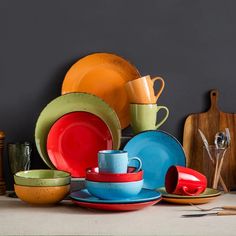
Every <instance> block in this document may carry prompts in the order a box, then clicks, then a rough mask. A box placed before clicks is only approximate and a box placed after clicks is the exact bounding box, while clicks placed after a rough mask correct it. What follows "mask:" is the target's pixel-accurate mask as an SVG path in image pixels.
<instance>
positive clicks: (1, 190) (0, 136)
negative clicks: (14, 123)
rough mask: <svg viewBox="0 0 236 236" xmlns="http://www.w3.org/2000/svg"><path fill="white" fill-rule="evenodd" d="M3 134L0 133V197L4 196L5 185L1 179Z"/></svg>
mask: <svg viewBox="0 0 236 236" xmlns="http://www.w3.org/2000/svg"><path fill="white" fill-rule="evenodd" d="M4 139H5V134H4V132H3V131H0V195H5V194H6V183H5V181H4V177H3V148H4Z"/></svg>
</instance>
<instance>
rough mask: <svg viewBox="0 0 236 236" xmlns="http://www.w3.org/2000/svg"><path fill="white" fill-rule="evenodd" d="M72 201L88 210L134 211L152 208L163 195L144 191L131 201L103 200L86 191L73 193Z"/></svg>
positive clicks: (152, 191) (130, 199)
mask: <svg viewBox="0 0 236 236" xmlns="http://www.w3.org/2000/svg"><path fill="white" fill-rule="evenodd" d="M70 197H71V199H72V201H73V202H74V203H75V204H77V205H79V206H81V207H87V208H94V209H99V210H107V211H133V210H139V209H142V208H144V207H147V206H152V205H154V204H156V203H158V202H159V201H160V200H161V194H160V193H159V192H157V191H154V190H148V189H142V190H141V192H140V193H139V194H138V195H137V196H135V197H132V198H129V199H120V200H103V199H99V198H96V197H94V196H92V195H91V194H90V193H89V192H88V191H87V190H86V189H83V190H80V191H77V192H74V193H71V195H70Z"/></svg>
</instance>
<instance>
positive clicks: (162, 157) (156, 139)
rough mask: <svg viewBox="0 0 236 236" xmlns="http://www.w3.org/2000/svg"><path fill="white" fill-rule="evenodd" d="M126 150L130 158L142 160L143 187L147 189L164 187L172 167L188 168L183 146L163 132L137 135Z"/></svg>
mask: <svg viewBox="0 0 236 236" xmlns="http://www.w3.org/2000/svg"><path fill="white" fill-rule="evenodd" d="M124 150H126V151H127V152H128V155H129V157H135V156H136V157H139V158H140V159H141V160H142V163H143V166H142V169H143V171H144V177H143V178H144V184H143V187H144V188H147V189H155V188H160V187H163V186H164V185H165V176H166V172H167V170H168V169H169V167H170V166H172V165H179V166H186V158H185V153H184V150H183V147H182V145H181V144H180V142H179V141H178V140H177V139H176V138H175V137H173V136H172V135H170V134H168V133H166V132H163V131H146V132H142V133H140V134H137V135H136V136H134V137H133V138H132V139H131V140H130V141H129V142H128V143H127V144H126V145H125V147H124ZM131 166H132V163H131Z"/></svg>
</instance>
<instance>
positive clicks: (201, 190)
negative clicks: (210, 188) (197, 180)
mask: <svg viewBox="0 0 236 236" xmlns="http://www.w3.org/2000/svg"><path fill="white" fill-rule="evenodd" d="M182 190H183V192H184V194H186V195H188V196H196V195H199V194H200V193H201V192H203V190H204V187H202V186H198V187H197V189H196V191H195V192H194V193H190V192H188V187H187V186H183V187H182Z"/></svg>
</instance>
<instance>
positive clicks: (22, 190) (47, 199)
mask: <svg viewBox="0 0 236 236" xmlns="http://www.w3.org/2000/svg"><path fill="white" fill-rule="evenodd" d="M14 188H15V192H16V195H17V196H18V197H19V198H20V199H21V200H22V201H24V202H27V203H30V204H54V203H58V202H60V201H61V200H63V199H64V198H65V197H66V196H67V195H68V194H69V192H70V184H68V185H64V186H55V187H54V186H53V187H45V186H44V187H34V186H21V185H17V184H15V185H14Z"/></svg>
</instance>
